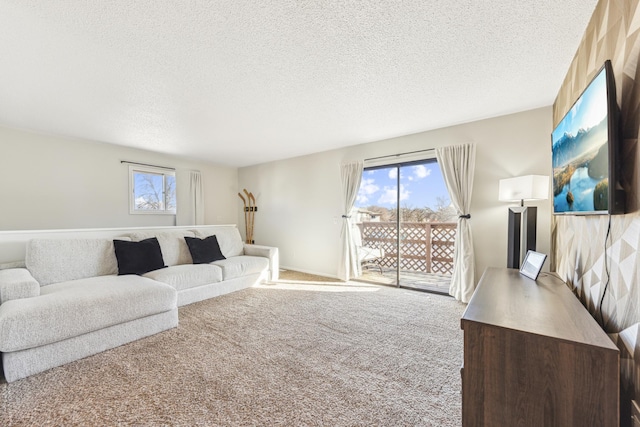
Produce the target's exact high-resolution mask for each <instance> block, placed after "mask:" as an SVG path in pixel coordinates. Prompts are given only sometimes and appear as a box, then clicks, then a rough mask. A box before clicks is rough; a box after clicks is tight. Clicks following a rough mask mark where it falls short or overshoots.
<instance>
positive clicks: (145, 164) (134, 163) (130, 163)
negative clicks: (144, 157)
mask: <svg viewBox="0 0 640 427" xmlns="http://www.w3.org/2000/svg"><path fill="white" fill-rule="evenodd" d="M120 163H126V164H128V165H138V166H149V167H152V168H158V169H167V170H170V171H174V170H176V168H168V167H166V166H158V165H150V164H147V163H138V162H129V161H127V160H120Z"/></svg>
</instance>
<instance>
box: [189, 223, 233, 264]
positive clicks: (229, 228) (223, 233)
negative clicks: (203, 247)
mask: <svg viewBox="0 0 640 427" xmlns="http://www.w3.org/2000/svg"><path fill="white" fill-rule="evenodd" d="M194 232H195V235H196V237H200V238H205V237H209V236H213V235H214V234H215V235H216V238H217V239H218V244H219V245H220V251H221V252H222V255H224V256H225V258H229V257H232V256H238V255H244V243H243V242H242V237H241V236H240V232H239V231H238V228H237V227H236V226H234V225H217V226H216V225H214V226H211V227H203V228H198V229H195V230H194Z"/></svg>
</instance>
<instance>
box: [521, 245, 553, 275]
mask: <svg viewBox="0 0 640 427" xmlns="http://www.w3.org/2000/svg"><path fill="white" fill-rule="evenodd" d="M546 259H547V255H546V254H543V253H540V252H536V251H527V255H526V256H525V257H524V261H522V266H521V267H520V274H522V275H523V276H526V277H528V278H530V279H533V280H536V279H537V278H538V275H539V274H540V270H542V266H543V265H544V262H545V260H546Z"/></svg>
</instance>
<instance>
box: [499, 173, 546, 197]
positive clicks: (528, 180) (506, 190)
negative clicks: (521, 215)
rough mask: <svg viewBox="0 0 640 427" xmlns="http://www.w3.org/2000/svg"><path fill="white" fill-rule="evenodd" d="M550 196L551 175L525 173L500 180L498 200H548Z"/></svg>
mask: <svg viewBox="0 0 640 427" xmlns="http://www.w3.org/2000/svg"><path fill="white" fill-rule="evenodd" d="M548 198H549V177H548V176H543V175H525V176H518V177H515V178H507V179H501V180H500V187H499V190H498V200H500V201H501V202H515V201H520V200H546V199H548Z"/></svg>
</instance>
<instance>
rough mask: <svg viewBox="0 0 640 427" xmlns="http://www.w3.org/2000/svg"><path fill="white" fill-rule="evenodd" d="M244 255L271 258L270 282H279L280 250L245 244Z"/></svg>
mask: <svg viewBox="0 0 640 427" xmlns="http://www.w3.org/2000/svg"><path fill="white" fill-rule="evenodd" d="M244 254H245V255H250V256H263V257H265V258H269V280H271V281H273V280H278V277H279V274H280V254H279V252H278V248H275V247H273V246H262V245H250V244H248V243H245V244H244Z"/></svg>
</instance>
